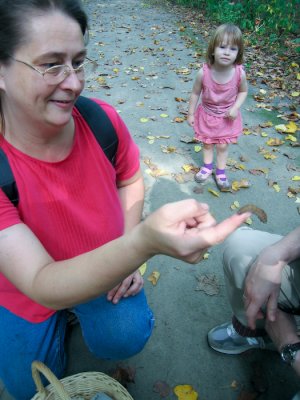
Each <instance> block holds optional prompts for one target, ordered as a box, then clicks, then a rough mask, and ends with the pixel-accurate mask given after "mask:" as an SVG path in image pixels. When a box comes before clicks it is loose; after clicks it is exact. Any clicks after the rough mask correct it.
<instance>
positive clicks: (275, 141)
mask: <svg viewBox="0 0 300 400" xmlns="http://www.w3.org/2000/svg"><path fill="white" fill-rule="evenodd" d="M283 143H284V141H283V140H281V139H278V138H270V139H269V140H268V141H267V145H268V146H280V145H282V144H283Z"/></svg>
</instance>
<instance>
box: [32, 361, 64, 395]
mask: <svg viewBox="0 0 300 400" xmlns="http://www.w3.org/2000/svg"><path fill="white" fill-rule="evenodd" d="M31 371H32V378H33V380H34V383H35V385H36V388H37V391H38V393H39V394H40V395H42V396H43V398H46V396H47V395H48V394H49V393H48V391H47V389H46V388H45V386H44V385H43V383H42V380H41V376H40V373H42V374H43V375H44V376H45V377H46V378H47V380H48V381H49V382H50V383H51V385H52V386H53V389H54V390H55V393H56V394H57V395H58V396H59V398H60V399H62V400H71V398H70V396H69V395H68V393H67V392H66V391H65V389H64V387H63V384H62V383H61V382H60V381H59V380H58V379H57V378H56V376H55V375H54V374H53V372H52V371H51V370H50V369H49V368H48V367H47V366H46V365H45V364H43V363H42V362H41V361H33V363H32V364H31Z"/></svg>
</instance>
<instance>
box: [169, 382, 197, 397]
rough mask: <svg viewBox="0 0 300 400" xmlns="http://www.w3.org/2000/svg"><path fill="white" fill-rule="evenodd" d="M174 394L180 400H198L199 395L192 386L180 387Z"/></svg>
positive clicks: (175, 389) (176, 387)
mask: <svg viewBox="0 0 300 400" xmlns="http://www.w3.org/2000/svg"><path fill="white" fill-rule="evenodd" d="M174 393H175V394H176V396H177V397H178V400H197V399H198V393H197V392H195V390H194V388H193V386H191V385H178V386H175V388H174Z"/></svg>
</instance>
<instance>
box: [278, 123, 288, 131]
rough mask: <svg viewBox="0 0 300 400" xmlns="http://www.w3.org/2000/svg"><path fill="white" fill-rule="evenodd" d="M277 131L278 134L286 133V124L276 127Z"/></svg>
mask: <svg viewBox="0 0 300 400" xmlns="http://www.w3.org/2000/svg"><path fill="white" fill-rule="evenodd" d="M275 129H276V131H277V132H286V129H287V128H286V126H285V125H284V124H280V125H275Z"/></svg>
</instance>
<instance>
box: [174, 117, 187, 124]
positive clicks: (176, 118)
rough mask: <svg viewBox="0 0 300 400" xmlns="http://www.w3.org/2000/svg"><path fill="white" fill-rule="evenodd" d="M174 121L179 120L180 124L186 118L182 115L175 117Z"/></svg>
mask: <svg viewBox="0 0 300 400" xmlns="http://www.w3.org/2000/svg"><path fill="white" fill-rule="evenodd" d="M173 121H174V122H177V123H178V124H180V123H181V122H184V121H185V119H184V118H181V117H175V118H174V120H173Z"/></svg>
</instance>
